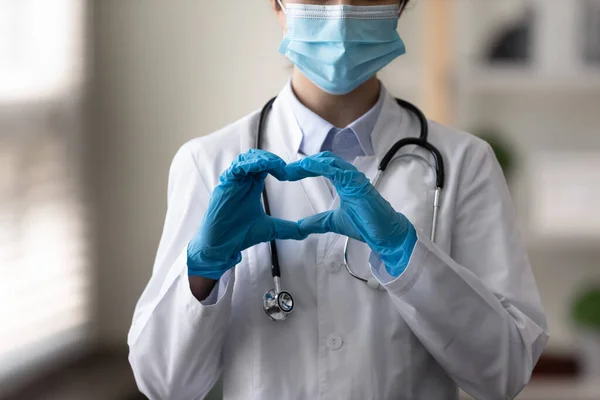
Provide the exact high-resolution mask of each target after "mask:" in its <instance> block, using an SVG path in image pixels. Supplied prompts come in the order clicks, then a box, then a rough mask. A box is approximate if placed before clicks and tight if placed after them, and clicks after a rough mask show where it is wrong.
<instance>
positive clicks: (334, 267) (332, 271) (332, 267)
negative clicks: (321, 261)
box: [325, 263, 343, 274]
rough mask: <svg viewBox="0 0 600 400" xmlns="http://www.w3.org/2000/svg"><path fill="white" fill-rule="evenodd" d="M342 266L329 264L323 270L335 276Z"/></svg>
mask: <svg viewBox="0 0 600 400" xmlns="http://www.w3.org/2000/svg"><path fill="white" fill-rule="evenodd" d="M342 267H343V265H342V264H339V263H331V264H327V265H325V270H326V271H327V272H329V273H330V274H337V273H338V272H340V270H341V269H342Z"/></svg>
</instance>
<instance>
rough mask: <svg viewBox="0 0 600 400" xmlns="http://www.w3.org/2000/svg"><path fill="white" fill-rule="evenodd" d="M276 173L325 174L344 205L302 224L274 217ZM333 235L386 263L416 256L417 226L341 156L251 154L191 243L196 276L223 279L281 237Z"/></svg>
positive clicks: (228, 174)
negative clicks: (246, 253) (267, 204)
mask: <svg viewBox="0 0 600 400" xmlns="http://www.w3.org/2000/svg"><path fill="white" fill-rule="evenodd" d="M268 174H270V175H272V176H274V177H275V178H276V179H278V180H280V181H297V180H301V179H304V178H308V177H316V176H324V177H326V178H328V179H330V180H331V182H332V183H333V185H334V186H335V188H336V190H337V192H338V195H339V196H340V207H339V208H338V209H336V210H332V211H328V212H325V213H322V214H317V215H314V216H311V217H308V218H305V219H303V220H301V221H297V222H293V221H286V220H282V219H278V218H274V217H271V216H269V215H267V214H266V213H265V211H264V208H263V205H262V203H261V195H262V191H263V189H264V184H265V183H264V182H265V179H266V177H267V175H268ZM411 229H412V233H413V235H410V233H411ZM327 232H334V233H338V234H341V235H345V236H348V237H350V238H353V239H356V240H360V241H363V242H366V243H367V244H368V245H369V246H370V247H371V249H372V250H373V251H375V252H377V253H378V254H379V255H380V257H381V259H382V260H383V261H384V262H385V263H386V265H390V264H389V263H391V264H397V263H400V262H402V261H404V260H405V259H406V258H407V257H410V254H408V255H407V254H405V253H407V252H406V251H405V250H404V249H405V247H406V246H404V244H405V242H406V240H407V238H408V237H412V236H415V235H414V228H413V227H412V225H411V224H410V222H408V220H407V219H406V218H405V217H404V216H403V215H402V214H399V213H396V212H395V211H394V209H393V208H392V206H391V205H390V204H389V203H388V202H387V201H386V200H385V199H384V198H383V197H382V196H381V195H380V194H379V193H378V192H377V190H376V189H375V188H374V187H373V185H371V184H370V182H369V180H368V179H367V177H366V176H365V175H364V174H363V173H362V172H360V171H358V170H357V169H356V168H355V167H354V166H353V165H352V164H350V163H348V162H346V161H344V160H343V159H341V158H339V157H337V156H335V155H334V154H333V153H329V152H325V153H320V154H316V155H314V156H310V157H306V158H304V159H302V160H300V161H297V162H294V163H291V164H288V165H286V163H285V161H284V160H282V159H281V158H280V157H278V156H276V155H275V154H272V153H269V152H267V151H264V150H250V151H248V152H247V153H244V154H241V155H240V156H239V157H238V158H237V160H236V161H234V162H233V163H232V165H231V166H230V167H229V168H228V169H227V170H226V171H225V172H224V173H223V174H222V175H221V177H220V183H219V185H217V187H216V188H215V189H214V191H213V193H212V196H211V198H210V201H209V205H208V209H207V211H206V214H205V215H204V219H203V221H202V224H201V227H200V229H199V231H198V233H197V234H196V235H195V236H194V238H193V239H192V240H191V241H190V243H189V245H188V249H187V254H188V257H187V265H188V274H189V275H190V276H202V277H205V278H209V279H214V280H218V279H219V278H220V277H221V276H222V275H223V274H224V273H225V272H226V271H227V270H229V269H231V268H233V267H234V266H235V265H236V264H238V263H239V262H240V261H241V257H242V255H241V252H242V251H243V250H245V249H247V248H249V247H252V246H254V245H257V244H259V243H263V242H269V241H271V240H273V239H280V240H303V239H305V238H306V237H307V236H308V235H310V234H313V233H327ZM411 240H412V239H411ZM415 240H416V236H415ZM413 242H414V240H413ZM413 245H414V243H413ZM410 250H411V251H412V247H410Z"/></svg>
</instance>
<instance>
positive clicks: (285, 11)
mask: <svg viewBox="0 0 600 400" xmlns="http://www.w3.org/2000/svg"><path fill="white" fill-rule="evenodd" d="M277 4H279V7H281V9H282V10H283V13H284V14H287V10H286V9H285V7H284V6H283V4H281V0H277Z"/></svg>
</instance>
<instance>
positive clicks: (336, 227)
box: [298, 209, 364, 242]
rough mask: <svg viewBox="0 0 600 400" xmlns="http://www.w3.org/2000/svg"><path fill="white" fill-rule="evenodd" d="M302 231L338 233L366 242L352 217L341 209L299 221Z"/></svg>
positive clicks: (308, 233)
mask: <svg viewBox="0 0 600 400" xmlns="http://www.w3.org/2000/svg"><path fill="white" fill-rule="evenodd" d="M298 226H300V231H301V232H302V233H303V234H304V235H306V236H308V235H310V234H314V233H329V232H332V233H337V234H338V235H344V236H348V237H349V238H350V239H355V240H359V241H361V242H364V239H363V237H362V235H361V234H360V232H359V231H358V230H357V229H356V228H355V227H354V224H353V223H352V221H350V218H349V217H348V216H346V215H345V214H344V213H343V212H340V210H339V209H338V210H332V211H326V212H323V213H320V214H316V215H312V216H310V217H307V218H304V219H302V220H300V221H298Z"/></svg>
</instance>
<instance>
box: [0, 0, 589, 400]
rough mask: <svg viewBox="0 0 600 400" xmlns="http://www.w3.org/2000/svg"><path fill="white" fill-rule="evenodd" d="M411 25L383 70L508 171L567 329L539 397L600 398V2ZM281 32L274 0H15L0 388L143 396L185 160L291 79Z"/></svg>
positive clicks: (473, 1) (9, 28) (2, 215)
mask: <svg viewBox="0 0 600 400" xmlns="http://www.w3.org/2000/svg"><path fill="white" fill-rule="evenodd" d="M399 30H400V33H401V35H402V37H403V39H404V40H405V42H406V44H407V48H408V54H407V55H406V56H404V57H402V58H400V59H398V60H397V61H395V62H394V63H393V64H392V65H390V66H389V67H387V68H386V69H385V70H384V71H383V72H382V73H381V74H380V78H381V79H382V80H383V81H384V83H385V84H386V85H387V87H388V89H389V90H390V91H391V92H392V93H393V94H394V95H396V96H398V97H403V98H406V99H408V100H410V101H414V102H415V103H416V104H417V105H419V106H420V107H422V108H423V109H424V110H425V112H426V113H427V115H428V116H429V117H430V118H431V119H434V120H438V121H440V122H442V123H445V124H449V125H451V126H455V127H457V128H460V129H464V130H468V131H470V132H473V133H474V134H477V135H480V136H482V137H484V138H485V139H486V140H488V141H489V142H490V143H491V144H492V146H493V148H494V150H495V151H496V154H497V156H498V159H499V160H500V162H501V164H502V166H503V168H504V170H505V174H506V176H507V179H508V182H509V186H510V189H511V192H512V195H513V198H514V202H515V207H516V209H517V213H518V215H519V222H520V224H521V228H522V232H523V237H524V240H525V241H526V244H527V246H528V248H529V254H530V258H531V262H532V265H533V270H534V273H535V276H536V279H537V282H538V285H539V289H540V292H541V296H542V299H543V303H544V306H545V309H546V312H547V316H548V322H549V325H550V330H551V335H552V337H551V339H550V343H549V345H548V348H547V350H546V352H545V354H544V356H543V357H542V360H541V361H540V363H539V364H538V367H537V369H536V371H535V376H534V378H533V381H532V383H531V385H530V386H529V387H528V388H527V389H526V390H525V391H524V393H523V394H522V395H521V397H520V398H522V399H560V400H572V399H573V400H574V399H600V294H599V293H600V207H598V206H597V202H598V199H600V0H502V1H496V0H416V1H414V0H413V4H412V5H411V6H410V7H409V9H408V11H407V13H406V14H405V15H404V16H403V17H402V19H401V21H400V28H399ZM281 37H282V33H281V31H280V28H279V26H278V25H277V23H276V20H275V18H274V17H273V15H272V12H271V10H270V7H269V4H268V0H244V1H220V0H202V1H198V0H169V1H166V0H127V1H123V0H98V1H85V0H0V399H27V400H29V399H63V400H70V399H106V400H111V399H115V400H120V399H140V398H143V397H142V396H140V395H138V394H137V391H136V388H135V383H134V381H133V378H132V375H131V371H130V369H129V366H128V363H127V346H126V335H127V331H128V328H129V324H130V321H131V317H132V313H133V308H134V306H135V303H136V301H137V299H138V297H139V295H140V294H141V292H142V290H143V288H144V286H145V284H146V282H147V281H148V279H149V277H150V272H151V269H152V264H153V259H154V255H155V251H156V248H157V245H158V240H159V236H160V233H161V229H162V223H163V220H164V215H165V207H166V185H167V174H168V169H169V165H170V161H171V159H172V157H173V155H174V154H175V152H176V150H177V149H178V148H179V146H181V145H182V144H183V143H184V142H186V141H187V140H188V139H190V138H193V137H195V136H199V135H204V134H208V133H210V132H211V131H214V130H216V129H218V128H220V127H222V126H224V125H226V124H228V123H230V122H233V121H235V120H236V119H238V118H240V117H242V116H244V115H246V114H248V113H249V112H251V111H253V110H255V109H257V108H259V107H261V106H262V105H263V104H264V102H265V101H266V100H267V99H269V98H270V97H272V96H273V95H275V94H277V93H278V92H279V90H280V89H281V88H282V86H283V85H284V84H285V82H286V80H287V78H288V76H289V74H290V66H289V63H288V61H287V60H286V59H285V58H284V57H283V56H280V55H279V54H278V53H277V48H278V44H279V41H280V40H281ZM233 49H235V51H233ZM212 398H214V399H218V398H219V396H218V388H217V389H216V390H215V394H214V395H213V397H212Z"/></svg>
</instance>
